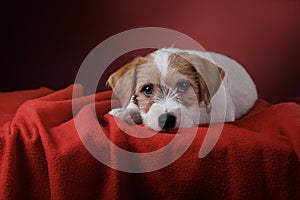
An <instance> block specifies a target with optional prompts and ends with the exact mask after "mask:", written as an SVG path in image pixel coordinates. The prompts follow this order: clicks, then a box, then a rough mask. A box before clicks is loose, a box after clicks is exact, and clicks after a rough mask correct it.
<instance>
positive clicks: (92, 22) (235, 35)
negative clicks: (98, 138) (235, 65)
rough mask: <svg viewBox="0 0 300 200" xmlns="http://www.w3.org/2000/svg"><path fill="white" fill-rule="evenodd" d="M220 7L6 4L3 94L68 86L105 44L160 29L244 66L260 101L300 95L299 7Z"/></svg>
mask: <svg viewBox="0 0 300 200" xmlns="http://www.w3.org/2000/svg"><path fill="white" fill-rule="evenodd" d="M187 2H189V3H187ZM220 2H221V3H217V2H216V1H212V2H208V1H183V0H180V1H178V0H177V1H153V0H152V1H138V0H133V1H130V3H129V2H128V1H122V0H119V1H110V2H108V1H107V2H104V1H99V0H92V1H74V0H66V1H60V0H52V1H50V0H43V1H20V2H6V5H2V8H3V10H4V11H3V12H2V13H1V15H3V16H2V17H1V19H2V20H4V21H3V23H2V24H3V27H4V29H3V30H2V33H1V34H3V36H2V39H3V42H2V45H3V46H2V47H3V48H2V49H3V50H4V51H3V52H2V54H1V55H2V57H3V58H2V59H1V63H2V64H1V65H2V66H1V73H0V74H1V75H0V90H2V91H10V90H20V89H30V88H38V87H41V86H46V87H50V88H52V89H60V88H63V87H66V86H67V85H69V84H71V83H73V82H74V79H75V76H76V72H77V70H78V68H79V67H80V64H81V62H82V61H83V59H84V58H85V57H86V55H87V54H88V53H89V52H90V51H91V50H92V49H93V48H94V47H95V46H96V45H97V44H99V43H100V42H101V41H103V40H105V39H106V38H108V37H110V36H112V35H114V34H116V33H119V32H121V31H124V30H127V29H131V28H136V27H143V26H158V27H165V28H170V29H174V30H177V31H180V32H182V33H185V34H187V35H189V36H191V37H192V38H194V39H196V40H197V41H198V42H199V43H200V44H202V46H203V47H204V48H205V49H206V50H209V51H216V52H220V53H223V54H226V55H228V56H230V57H232V58H234V59H236V60H237V61H239V62H240V63H241V64H243V65H244V66H245V67H246V68H247V70H248V71H249V73H250V74H251V75H252V77H253V79H254V81H255V83H256V85H257V87H258V90H259V95H260V97H261V98H264V99H266V100H268V101H271V102H277V101H282V100H288V99H290V98H292V97H295V96H300V91H299V89H298V88H299V85H300V81H299V78H298V77H299V74H300V73H299V72H300V56H299V49H300V38H299V35H300V26H299V24H300V2H299V1H297V0H289V1H269V2H268V1H265V2H260V1H258V0H255V1H249V2H247V3H245V2H243V3H241V2H239V1H236V2H234V1H230V2H229V1H228V2H224V1H220ZM128 59H129V58H126V59H121V60H120V61H119V62H116V63H117V64H118V65H121V64H123V63H124V62H126V61H127V60H128ZM100 88H101V89H104V87H100Z"/></svg>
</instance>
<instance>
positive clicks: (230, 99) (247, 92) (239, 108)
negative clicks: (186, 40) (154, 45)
mask: <svg viewBox="0 0 300 200" xmlns="http://www.w3.org/2000/svg"><path fill="white" fill-rule="evenodd" d="M182 51H184V52H187V53H190V54H195V55H197V56H200V57H202V58H204V59H207V60H209V61H210V62H212V63H214V64H216V65H217V66H219V67H220V68H222V69H223V70H224V72H225V76H224V78H223V81H222V84H221V86H220V88H219V89H218V91H217V92H216V94H215V95H214V96H213V97H212V99H211V105H212V107H211V110H209V111H208V109H207V107H206V106H205V105H204V103H203V102H202V103H201V104H200V105H198V103H196V100H195V104H194V105H193V106H190V107H186V106H184V105H182V104H180V103H179V102H178V101H176V100H175V97H176V96H175V95H173V96H172V95H165V96H166V97H165V98H164V99H160V100H158V101H156V102H155V103H153V104H152V106H151V108H150V110H149V111H148V113H143V112H141V116H142V118H143V122H144V124H146V125H147V126H149V127H150V128H152V129H154V130H156V131H159V130H160V127H159V125H158V117H159V116H160V115H161V114H163V113H165V112H172V113H173V114H174V115H175V116H176V118H177V120H176V125H175V128H178V127H192V126H196V125H198V124H203V123H216V122H229V121H234V120H235V119H238V118H240V117H242V116H243V115H245V114H246V113H247V112H248V111H249V110H250V109H251V107H252V106H253V105H254V103H255V101H256V100H257V91H256V87H255V85H254V83H253V81H252V79H251V78H250V76H249V74H248V73H247V72H246V70H245V69H244V68H243V67H242V66H241V65H240V64H238V63H237V62H236V61H234V60H232V59H230V58H228V57H226V56H224V55H221V54H217V53H212V52H201V51H194V50H180V49H175V48H168V49H161V50H157V51H155V52H153V53H152V54H151V55H152V56H153V57H154V61H155V63H156V64H157V66H158V69H159V71H160V72H161V76H162V80H163V79H164V77H166V76H167V74H168V65H169V56H170V55H171V53H176V52H182ZM137 109H138V107H137V106H136V105H134V104H133V103H130V104H129V105H128V107H127V108H125V109H119V110H116V109H113V110H112V111H111V112H110V114H113V115H115V116H117V117H119V118H121V119H123V120H126V121H127V120H128V117H130V116H128V113H129V112H128V110H131V111H134V112H136V111H137ZM114 110H116V111H114ZM199 117H200V119H199Z"/></svg>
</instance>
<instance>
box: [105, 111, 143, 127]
mask: <svg viewBox="0 0 300 200" xmlns="http://www.w3.org/2000/svg"><path fill="white" fill-rule="evenodd" d="M108 114H111V115H113V116H116V117H117V118H119V119H121V120H122V121H124V122H126V123H127V124H129V125H136V124H141V123H143V120H142V117H141V115H140V111H139V110H138V109H128V108H115V109H112V110H111V111H109V113H108Z"/></svg>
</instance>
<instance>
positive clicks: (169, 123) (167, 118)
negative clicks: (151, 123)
mask: <svg viewBox="0 0 300 200" xmlns="http://www.w3.org/2000/svg"><path fill="white" fill-rule="evenodd" d="M175 123H176V117H175V116H174V115H173V114H172V113H164V114H162V115H160V116H159V117H158V125H159V127H160V128H162V129H164V130H169V129H171V128H174V126H175Z"/></svg>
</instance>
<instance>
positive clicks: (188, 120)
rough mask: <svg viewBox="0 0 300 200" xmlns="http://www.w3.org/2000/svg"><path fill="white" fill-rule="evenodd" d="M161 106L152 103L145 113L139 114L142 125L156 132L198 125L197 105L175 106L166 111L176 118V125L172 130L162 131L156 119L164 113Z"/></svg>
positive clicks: (198, 113)
mask: <svg viewBox="0 0 300 200" xmlns="http://www.w3.org/2000/svg"><path fill="white" fill-rule="evenodd" d="M161 106H162V105H161V104H156V103H154V104H153V105H152V106H151V108H150V110H149V111H148V112H147V113H143V112H141V117H142V119H143V123H144V124H145V125H146V126H147V127H149V128H151V129H153V130H154V131H157V132H169V131H172V130H174V129H175V130H176V129H178V128H190V127H195V126H197V125H198V124H199V118H200V112H199V105H198V104H195V105H192V106H190V107H186V106H183V105H180V106H176V107H174V108H173V109H169V110H167V112H170V113H172V114H173V115H174V116H175V117H176V123H175V125H174V127H173V128H171V129H169V130H164V129H162V128H161V127H160V126H159V122H158V117H159V116H160V115H161V114H164V113H166V111H165V109H162V107H161Z"/></svg>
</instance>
